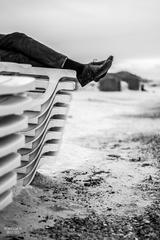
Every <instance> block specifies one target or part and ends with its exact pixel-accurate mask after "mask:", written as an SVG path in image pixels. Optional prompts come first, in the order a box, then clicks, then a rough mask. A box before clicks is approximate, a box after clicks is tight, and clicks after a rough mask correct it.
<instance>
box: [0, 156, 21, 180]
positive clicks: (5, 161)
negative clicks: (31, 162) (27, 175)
mask: <svg viewBox="0 0 160 240" xmlns="http://www.w3.org/2000/svg"><path fill="white" fill-rule="evenodd" d="M20 163H21V156H20V154H18V153H11V154H8V155H6V156H4V157H2V158H0V177H1V176H3V175H5V174H6V173H9V172H11V171H13V170H15V169H16V168H17V167H19V166H20Z"/></svg>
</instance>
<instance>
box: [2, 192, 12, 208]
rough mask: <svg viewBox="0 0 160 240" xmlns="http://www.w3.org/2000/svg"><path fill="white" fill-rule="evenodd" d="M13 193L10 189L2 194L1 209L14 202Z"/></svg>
mask: <svg viewBox="0 0 160 240" xmlns="http://www.w3.org/2000/svg"><path fill="white" fill-rule="evenodd" d="M12 198H13V194H12V191H11V190H8V191H6V192H4V193H2V194H1V195H0V211H1V210H3V209H4V208H5V207H7V206H8V205H9V204H10V203H11V202H12Z"/></svg>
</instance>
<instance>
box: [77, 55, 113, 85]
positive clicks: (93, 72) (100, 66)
mask: <svg viewBox="0 0 160 240" xmlns="http://www.w3.org/2000/svg"><path fill="white" fill-rule="evenodd" d="M112 61H113V56H110V57H109V58H108V59H107V60H105V61H101V62H92V63H89V64H86V65H85V66H84V69H83V71H82V73H81V74H77V78H78V81H79V82H80V84H81V86H82V87H84V86H85V85H86V84H88V83H90V82H91V81H95V82H98V81H99V80H100V79H101V78H102V77H104V76H105V75H106V73H107V72H108V70H109V68H110V67H111V65H112Z"/></svg>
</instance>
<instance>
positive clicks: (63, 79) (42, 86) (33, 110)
mask: <svg viewBox="0 0 160 240" xmlns="http://www.w3.org/2000/svg"><path fill="white" fill-rule="evenodd" d="M0 72H3V74H12V75H16V76H17V77H32V78H35V90H32V91H29V92H28V94H27V95H28V96H29V97H31V98H32V102H31V103H30V105H29V107H28V109H27V111H25V113H24V118H25V117H27V118H28V127H27V128H24V130H23V131H21V134H23V135H24V137H25V146H24V147H22V148H21V149H20V150H19V151H18V153H19V154H20V155H21V165H20V166H19V167H18V168H17V175H18V187H21V186H26V185H28V184H30V183H31V182H32V180H33V179H34V176H35V174H36V171H37V169H38V167H39V166H40V164H42V163H46V162H47V161H50V160H52V161H54V160H55V156H56V153H57V152H58V150H59V146H60V142H61V138H62V133H63V128H64V124H65V118H66V114H67V110H68V106H69V102H70V100H71V94H70V93H69V92H68V91H72V90H74V89H75V82H74V81H73V79H74V77H75V74H74V72H73V71H70V70H62V69H49V68H35V67H31V66H30V65H23V64H14V63H13V64H12V63H9V64H7V63H1V64H0Z"/></svg>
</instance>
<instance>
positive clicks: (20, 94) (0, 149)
mask: <svg viewBox="0 0 160 240" xmlns="http://www.w3.org/2000/svg"><path fill="white" fill-rule="evenodd" d="M34 81H35V80H34V78H33V77H16V76H2V75H1V73H0V210H3V209H4V208H5V207H6V206H7V205H8V204H10V203H11V202H12V188H13V186H15V185H16V184H17V174H16V172H15V169H16V168H17V167H19V166H20V163H21V156H20V154H18V153H17V150H18V149H19V148H22V147H24V144H25V137H24V136H23V135H22V134H17V132H18V131H20V130H22V129H24V128H26V127H27V126H28V118H27V117H26V116H23V115H22V114H23V113H24V110H25V109H28V107H29V104H30V102H31V98H30V97H27V96H26V95H25V92H26V91H29V90H34V88H35V83H34Z"/></svg>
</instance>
